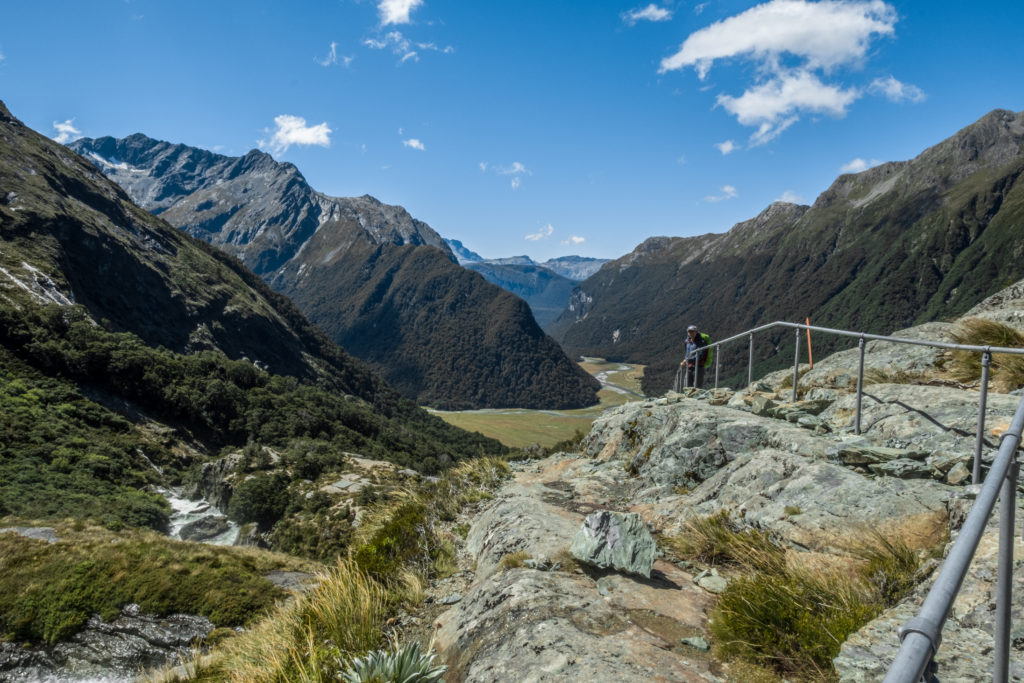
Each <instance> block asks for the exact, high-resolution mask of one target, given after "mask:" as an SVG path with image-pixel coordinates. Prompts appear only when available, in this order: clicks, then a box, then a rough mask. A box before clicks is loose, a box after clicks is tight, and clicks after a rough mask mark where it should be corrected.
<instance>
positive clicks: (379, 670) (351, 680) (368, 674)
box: [341, 641, 448, 683]
mask: <svg viewBox="0 0 1024 683" xmlns="http://www.w3.org/2000/svg"><path fill="white" fill-rule="evenodd" d="M435 656H436V655H435V654H434V652H433V650H428V651H427V652H426V653H423V652H421V651H420V644H419V643H417V642H415V641H413V642H411V643H406V645H405V646H399V645H397V644H396V645H395V647H394V648H392V649H391V650H390V651H384V650H378V651H376V652H370V653H368V654H367V655H366V656H365V657H359V658H356V659H354V660H352V664H351V666H350V667H349V669H348V671H346V672H344V673H343V674H342V675H341V680H343V681H345V682H346V683H376V682H377V681H401V682H402V683H430V682H431V681H439V680H441V677H442V676H444V673H445V672H446V671H447V670H448V667H447V666H444V665H442V666H434V665H433V661H434V657H435Z"/></svg>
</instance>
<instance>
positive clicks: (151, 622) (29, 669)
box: [0, 605, 213, 683]
mask: <svg viewBox="0 0 1024 683" xmlns="http://www.w3.org/2000/svg"><path fill="white" fill-rule="evenodd" d="M212 630H213V624H212V623H211V622H210V621H209V620H208V619H206V618H205V617H196V616H189V615H183V614H179V615H173V616H169V617H155V616H152V615H146V614H142V613H140V612H139V608H138V606H137V605H129V606H127V607H125V608H124V609H123V610H122V611H121V615H120V616H119V617H118V618H117V619H115V620H114V621H112V622H110V623H107V622H104V621H103V620H102V619H100V617H99V616H97V615H93V616H92V617H91V618H90V619H89V621H88V622H87V624H86V626H85V627H84V628H83V629H82V630H81V631H79V632H78V633H76V634H75V635H74V636H72V637H71V638H70V639H69V640H67V641H64V642H61V643H58V644H57V645H54V646H52V647H22V646H20V645H18V644H14V643H0V680H4V681H12V682H14V681H17V682H25V683H28V682H29V681H43V680H45V681H97V680H102V681H111V682H113V681H125V682H127V681H133V680H135V679H136V678H137V677H138V673H139V671H140V670H141V669H143V668H153V667H159V666H162V665H163V664H165V663H168V662H171V663H173V662H175V661H177V659H178V658H179V657H181V656H186V655H187V654H188V653H189V648H190V645H191V644H192V642H193V641H194V640H196V639H198V638H204V637H206V636H207V635H208V634H209V633H210V631H212Z"/></svg>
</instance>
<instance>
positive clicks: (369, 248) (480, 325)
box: [71, 134, 598, 408]
mask: <svg viewBox="0 0 1024 683" xmlns="http://www.w3.org/2000/svg"><path fill="white" fill-rule="evenodd" d="M71 148H72V149H74V150H75V151H77V152H79V153H80V154H82V155H83V156H85V157H87V158H88V159H90V160H91V161H92V162H93V163H95V164H96V166H97V167H98V168H100V169H101V170H102V171H103V172H104V173H105V174H107V175H108V176H109V177H110V178H112V179H113V180H115V181H116V182H118V183H119V184H121V186H122V187H124V188H125V189H126V191H127V192H128V193H129V195H131V196H132V198H133V199H135V200H136V201H137V202H138V203H139V204H140V205H141V206H142V207H143V208H146V209H148V210H150V211H152V212H153V213H155V214H156V215H158V216H160V217H161V218H163V219H165V220H167V221H168V222H169V223H170V224H171V225H174V226H175V227H178V228H180V229H182V230H185V231H186V232H188V233H190V234H192V235H194V236H196V237H199V238H201V239H203V240H205V241H207V242H210V243H212V244H214V245H217V246H218V247H220V248H221V249H223V250H225V251H227V252H229V253H231V254H233V255H235V256H237V257H238V258H240V259H241V260H242V261H243V263H245V264H246V265H247V266H249V267H250V268H252V269H253V270H254V271H255V272H256V274H258V275H259V276H261V277H262V278H263V279H264V280H266V281H267V282H268V283H269V284H270V285H271V286H272V287H273V288H274V289H276V290H277V291H279V292H281V293H283V294H285V295H287V296H289V297H290V298H291V299H292V300H294V301H295V302H296V304H297V305H298V306H299V307H300V309H302V310H303V312H305V313H306V314H307V315H308V316H309V317H310V319H311V320H312V321H313V322H314V323H316V324H318V325H319V326H321V327H322V328H323V329H325V330H327V331H328V333H329V334H330V335H331V337H332V338H333V339H334V340H335V341H336V342H338V343H340V344H341V345H342V346H344V347H345V348H346V349H348V350H350V351H351V352H352V353H353V354H355V355H356V356H357V357H359V358H361V359H362V360H364V361H365V362H367V363H369V364H370V366H371V367H372V368H373V369H374V370H376V371H378V372H379V373H380V374H381V375H383V376H384V378H385V379H387V380H388V381H389V382H390V383H391V384H393V385H394V386H395V387H397V388H398V389H399V390H400V391H402V392H403V393H404V394H405V395H406V396H409V397H412V398H415V399H416V400H417V401H419V402H421V403H428V404H431V405H434V406H436V407H445V408H483V407H525V408H566V407H578V406H583V405H589V404H592V403H594V402H596V400H597V399H596V391H597V388H598V385H597V383H596V381H594V380H593V378H591V377H590V376H589V375H587V374H586V373H585V372H583V371H582V370H581V369H580V368H579V367H578V366H576V364H575V363H573V362H572V361H570V360H569V359H568V358H567V357H566V356H565V354H564V353H563V352H562V350H561V349H560V348H559V347H558V344H557V343H556V342H554V340H552V339H550V338H549V337H546V336H545V335H544V333H543V332H542V331H541V330H540V328H539V327H538V326H537V324H536V322H535V321H534V320H533V319H532V316H531V315H530V312H529V309H528V307H527V306H526V304H525V303H523V302H521V301H519V300H517V299H515V298H514V297H512V296H510V295H509V294H508V293H507V292H504V291H502V290H501V289H499V288H498V287H495V286H493V285H491V284H488V283H487V282H486V281H484V280H483V279H482V278H479V277H477V276H476V275H474V274H472V273H469V272H467V271H465V270H464V269H462V268H460V267H459V266H458V265H457V263H456V257H455V255H454V254H453V253H452V251H451V250H450V249H449V247H448V245H447V244H446V243H445V241H444V240H443V239H442V238H441V236H440V235H438V234H437V233H436V232H435V231H434V230H432V229H431V228H430V226H428V225H427V224H425V223H423V222H421V221H418V220H416V219H414V218H412V217H411V216H410V215H409V214H408V212H407V211H405V209H403V208H402V207H399V206H389V205H386V204H383V203H381V202H379V201H378V200H376V199H374V198H373V197H370V196H368V195H367V196H363V197H358V198H336V197H328V196H327V195H324V194H321V193H319V192H316V191H315V190H313V189H312V188H311V187H310V186H309V185H308V183H306V181H305V179H304V178H303V177H302V175H301V174H300V173H299V171H298V169H296V168H295V166H293V165H291V164H286V163H278V162H276V161H274V160H273V159H272V158H271V157H270V156H268V155H266V154H263V153H261V152H258V151H256V150H253V151H251V152H249V153H248V154H246V155H245V156H242V157H225V156H221V155H217V154H213V153H211V152H207V151H204V150H199V149H196V148H192V147H188V146H185V145H174V144H170V143H167V142H161V141H157V140H153V139H150V138H148V137H146V136H144V135H140V134H136V135H132V136H129V137H127V138H124V139H120V140H118V139H114V138H109V137H107V138H99V139H95V140H93V139H88V138H85V139H81V140H78V141H76V142H75V143H73V144H72V145H71ZM456 292H457V293H458V295H456Z"/></svg>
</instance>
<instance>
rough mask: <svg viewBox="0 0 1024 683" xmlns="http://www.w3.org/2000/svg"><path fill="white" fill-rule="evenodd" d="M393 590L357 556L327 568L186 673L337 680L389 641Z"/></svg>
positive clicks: (253, 680) (234, 681) (251, 679)
mask: <svg viewBox="0 0 1024 683" xmlns="http://www.w3.org/2000/svg"><path fill="white" fill-rule="evenodd" d="M387 604H388V596H387V591H386V590H385V588H384V586H382V585H381V584H379V583H377V582H376V581H374V580H373V579H372V577H370V575H369V574H368V573H367V572H365V571H362V570H361V569H360V568H359V567H358V566H357V565H356V564H355V563H354V562H353V561H351V560H346V559H342V560H339V561H338V563H337V565H336V566H334V567H333V568H332V569H331V570H330V571H328V572H325V573H323V574H321V576H320V583H319V586H318V588H317V589H316V590H315V591H313V592H311V593H308V594H306V595H303V596H301V597H299V598H297V599H296V600H295V601H293V602H291V603H286V604H283V605H281V606H279V607H277V608H276V609H275V610H274V611H273V612H271V613H270V614H269V615H268V617H267V618H266V619H264V620H263V621H261V622H260V623H259V624H258V625H257V626H255V627H254V628H253V629H251V630H249V631H246V632H244V633H242V634H240V635H238V636H236V637H234V638H232V639H230V640H228V641H227V642H225V643H224V645H223V646H222V647H220V648H219V649H218V650H217V651H216V652H215V653H214V654H213V655H212V656H211V657H209V658H196V659H195V660H193V662H191V663H190V664H188V665H187V666H186V667H185V670H186V671H185V675H186V676H187V677H186V678H182V677H179V676H176V675H174V674H171V675H170V676H169V677H167V678H166V679H163V680H165V681H179V680H199V681H216V682H224V683H228V682H230V683H243V682H247V683H272V682H273V683H279V682H280V683H283V682H284V681H308V682H313V681H335V680H337V678H336V676H337V674H338V672H339V671H340V670H341V669H342V668H343V666H344V665H345V664H346V663H347V662H348V661H349V660H350V659H351V658H352V657H354V656H355V655H358V654H361V653H363V652H366V651H369V650H373V649H375V648H377V647H379V646H380V645H381V644H383V643H384V633H383V626H384V621H385V619H386V617H387V613H388V611H387Z"/></svg>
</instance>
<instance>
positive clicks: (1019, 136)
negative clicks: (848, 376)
mask: <svg viewBox="0 0 1024 683" xmlns="http://www.w3.org/2000/svg"><path fill="white" fill-rule="evenodd" d="M1022 173H1024V113H1013V112H1009V111H1003V110H997V111H993V112H991V113H989V114H987V115H986V116H984V117H983V118H981V119H980V120H979V121H977V122H976V123H974V124H972V125H970V126H968V127H967V128H965V129H963V130H961V131H960V132H958V133H957V134H956V135H954V136H953V137H951V138H949V139H948V140H946V141H944V142H941V143H939V144H938V145H935V146H934V147H932V148H930V149H928V150H925V151H924V152H923V153H922V154H921V155H919V156H918V157H917V158H915V159H912V160H910V161H905V162H891V163H886V164H882V165H880V166H876V167H874V168H872V169H869V170H866V171H863V172H861V173H858V174H847V175H842V176H840V177H839V178H838V179H837V180H836V181H835V182H834V183H833V184H832V186H831V187H830V188H829V189H828V190H826V191H825V192H823V193H822V194H821V195H820V196H819V197H818V198H817V200H816V201H815V202H814V204H813V205H812V206H797V205H794V204H785V203H775V204H772V205H771V206H769V207H768V208H766V209H765V210H764V211H763V212H762V213H761V214H760V215H758V216H757V217H756V218H753V219H751V220H749V221H745V222H743V223H739V224H737V225H736V226H735V227H733V228H732V229H731V230H730V231H728V232H726V233H724V234H713V235H703V236H700V237H688V238H679V237H654V238H651V239H648V240H646V241H645V242H644V243H642V244H641V245H640V246H638V247H637V248H636V249H635V250H634V251H633V252H632V253H631V254H628V255H626V256H624V257H622V258H620V259H617V260H615V261H612V262H611V263H608V264H605V265H604V266H603V267H602V268H601V270H599V271H598V272H597V273H596V274H594V275H593V276H591V277H590V278H588V279H587V280H585V281H584V282H583V283H581V284H580V285H579V287H577V289H576V290H575V291H574V293H573V295H572V300H571V302H570V304H569V306H568V308H567V309H566V311H565V312H564V313H563V314H562V316H561V317H560V318H559V319H558V320H557V321H556V322H555V323H554V324H553V325H552V326H550V327H549V330H550V332H551V333H552V335H553V336H555V337H556V338H557V339H559V340H560V341H561V342H562V344H563V347H564V348H565V349H566V350H567V351H568V352H569V353H572V354H588V355H597V356H604V357H608V358H616V359H622V360H631V361H637V362H645V363H648V364H649V365H648V369H647V372H646V373H645V378H644V383H645V386H644V388H645V390H646V391H647V393H649V394H651V393H658V392H661V391H664V390H665V389H666V388H668V387H669V386H670V384H671V381H672V377H673V375H674V373H675V369H676V368H677V367H678V362H679V359H680V356H681V344H682V338H683V335H684V330H685V328H686V325H687V324H690V323H695V324H697V325H699V326H700V327H701V328H702V330H703V331H705V332H708V333H710V334H711V336H712V338H713V339H722V338H725V337H727V336H729V335H732V334H736V333H739V332H741V331H743V330H746V329H748V328H751V327H754V326H756V325H759V324H762V323H765V322H769V321H772V320H777V319H785V320H803V319H804V317H805V316H810V318H811V322H812V323H817V324H820V325H826V326H833V327H843V328H849V329H854V330H861V331H864V332H871V333H886V332H890V331H892V330H895V329H899V328H903V327H908V326H910V325H912V324H916V323H922V322H926V321H930V320H936V319H944V318H949V317H953V316H956V315H958V314H960V313H963V312H964V311H966V310H967V309H968V308H970V307H971V306H973V305H974V304H976V303H978V302H979V301H981V300H982V299H983V298H985V297H986V296H988V295H990V294H992V293H994V292H996V291H998V290H999V289H1001V288H1003V287H1006V286H1007V285H1009V284H1010V283H1012V282H1014V281H1016V280H1018V279H1020V278H1021V277H1022V276H1024V259H1021V244H1022V243H1024V242H1022V238H1024V181H1022ZM787 342H788V343H790V344H792V341H791V336H790V335H785V338H784V337H783V336H782V333H779V334H774V335H766V337H765V339H762V340H760V341H759V342H758V343H756V345H755V349H756V353H757V356H758V360H760V361H763V362H764V363H765V369H767V367H768V366H770V365H771V363H775V364H776V365H778V364H781V363H785V362H787V360H786V359H785V358H782V357H777V351H778V350H779V347H780V345H784V344H786V343H787ZM814 343H815V353H816V354H818V353H824V352H825V351H827V350H829V349H830V348H831V347H832V346H834V345H835V344H836V342H834V341H833V340H829V339H821V340H818V341H815V342H814ZM788 354H791V351H789V352H785V353H784V354H783V356H786V355H788ZM788 358H789V360H788V362H792V360H791V359H792V356H791V355H788ZM723 362H725V363H726V367H725V370H726V372H727V373H728V372H737V371H739V370H740V368H741V367H745V363H746V357H745V353H744V351H743V350H742V349H737V350H736V351H735V352H734V353H733V354H732V355H730V354H725V355H724V356H723ZM758 372H760V371H758ZM755 374H757V372H755Z"/></svg>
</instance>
